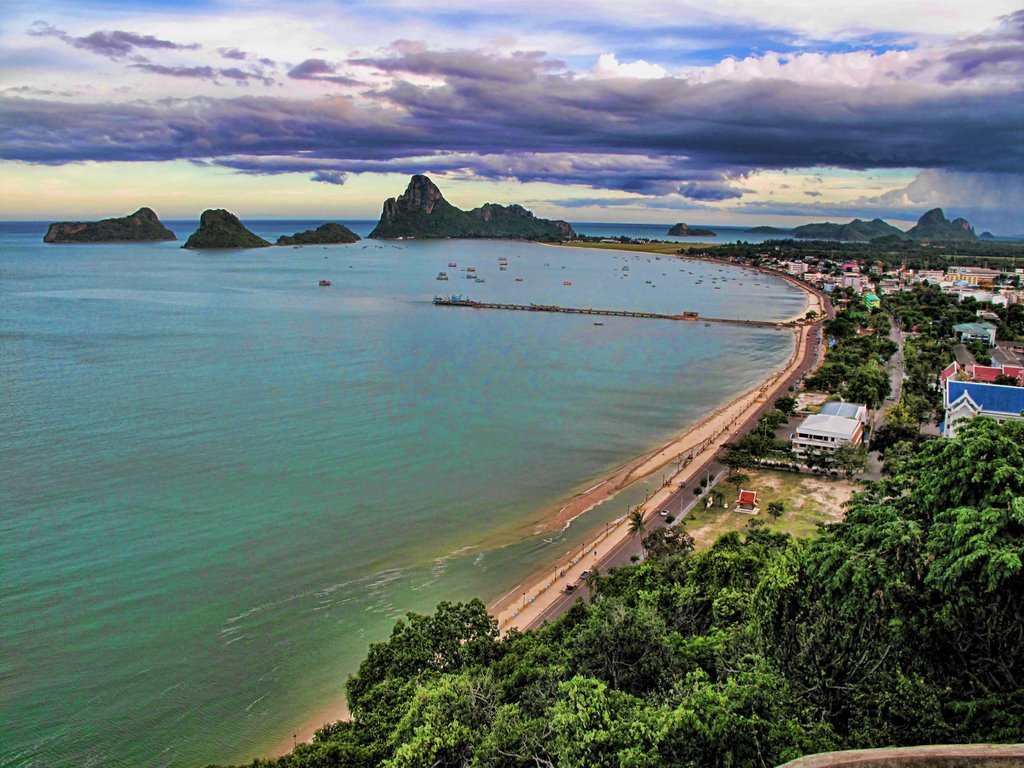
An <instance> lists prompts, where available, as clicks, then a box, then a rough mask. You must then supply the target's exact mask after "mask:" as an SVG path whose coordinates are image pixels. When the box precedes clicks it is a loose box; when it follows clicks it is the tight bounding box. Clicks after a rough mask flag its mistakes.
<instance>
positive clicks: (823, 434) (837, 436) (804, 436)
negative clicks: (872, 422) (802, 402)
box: [790, 413, 864, 457]
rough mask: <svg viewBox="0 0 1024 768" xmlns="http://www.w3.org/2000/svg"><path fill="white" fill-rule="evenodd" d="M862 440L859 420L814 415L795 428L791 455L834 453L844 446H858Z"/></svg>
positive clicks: (861, 428)
mask: <svg viewBox="0 0 1024 768" xmlns="http://www.w3.org/2000/svg"><path fill="white" fill-rule="evenodd" d="M863 440H864V424H863V423H862V422H861V421H860V419H849V418H846V417H843V416H830V415H828V414H821V413H816V414H814V415H813V416H808V417H807V418H806V419H804V420H803V423H802V424H800V426H798V427H797V428H796V431H795V432H794V433H793V435H792V437H791V439H790V443H791V445H792V448H793V453H795V454H796V455H797V456H798V457H803V456H805V455H807V454H808V453H835V452H836V451H837V450H838V449H839V448H841V447H843V446H844V445H860V443H861V442H862V441H863Z"/></svg>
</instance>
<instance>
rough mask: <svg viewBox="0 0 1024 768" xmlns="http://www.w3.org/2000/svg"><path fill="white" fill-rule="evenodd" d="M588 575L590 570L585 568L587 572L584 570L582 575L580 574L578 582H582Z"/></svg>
mask: <svg viewBox="0 0 1024 768" xmlns="http://www.w3.org/2000/svg"><path fill="white" fill-rule="evenodd" d="M589 575H590V569H589V568H587V570H585V571H584V572H583V573H581V574H580V581H583V580H584V579H585V578H587V576H589Z"/></svg>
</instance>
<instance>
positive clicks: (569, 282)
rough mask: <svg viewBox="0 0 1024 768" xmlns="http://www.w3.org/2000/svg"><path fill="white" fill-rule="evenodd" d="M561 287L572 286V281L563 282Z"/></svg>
mask: <svg viewBox="0 0 1024 768" xmlns="http://www.w3.org/2000/svg"><path fill="white" fill-rule="evenodd" d="M562 285H572V280H563V281H562Z"/></svg>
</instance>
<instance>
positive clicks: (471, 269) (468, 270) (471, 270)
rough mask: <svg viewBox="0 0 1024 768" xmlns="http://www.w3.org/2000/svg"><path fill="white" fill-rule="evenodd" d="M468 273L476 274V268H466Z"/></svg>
mask: <svg viewBox="0 0 1024 768" xmlns="http://www.w3.org/2000/svg"><path fill="white" fill-rule="evenodd" d="M466 271H467V272H476V267H466Z"/></svg>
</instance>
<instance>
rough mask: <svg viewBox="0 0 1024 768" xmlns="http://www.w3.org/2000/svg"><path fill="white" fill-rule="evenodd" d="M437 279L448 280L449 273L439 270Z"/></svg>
mask: <svg viewBox="0 0 1024 768" xmlns="http://www.w3.org/2000/svg"><path fill="white" fill-rule="evenodd" d="M437 279H438V280H447V279H448V273H447V272H438V273H437Z"/></svg>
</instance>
